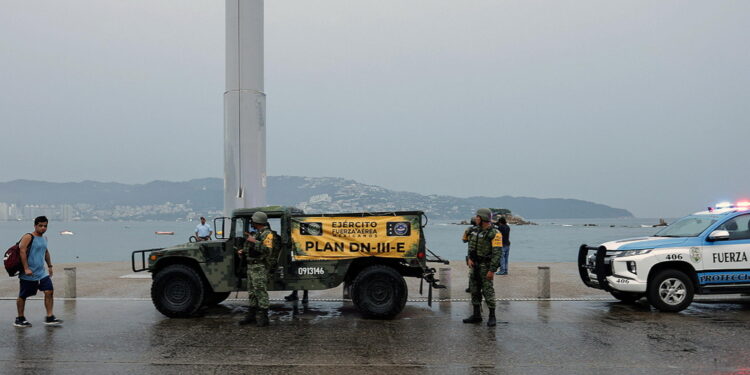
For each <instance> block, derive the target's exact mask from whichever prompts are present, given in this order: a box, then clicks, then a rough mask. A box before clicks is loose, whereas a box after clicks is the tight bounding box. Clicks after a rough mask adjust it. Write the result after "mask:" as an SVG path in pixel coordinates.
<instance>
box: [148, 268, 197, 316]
mask: <svg viewBox="0 0 750 375" xmlns="http://www.w3.org/2000/svg"><path fill="white" fill-rule="evenodd" d="M205 292H206V291H205V287H204V286H203V281H202V280H201V277H200V275H198V273H197V272H195V270H194V269H192V268H191V267H188V266H186V265H184V264H173V265H171V266H167V267H166V268H164V269H163V270H161V271H159V272H158V273H157V274H156V275H155V276H154V282H153V284H151V301H153V303H154V306H156V309H157V310H159V312H160V313H162V314H164V315H166V316H168V317H170V318H186V317H189V316H191V315H193V314H195V312H196V311H198V309H199V308H200V307H201V304H202V302H203V297H204V295H205Z"/></svg>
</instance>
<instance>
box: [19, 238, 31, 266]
mask: <svg viewBox="0 0 750 375" xmlns="http://www.w3.org/2000/svg"><path fill="white" fill-rule="evenodd" d="M32 238H33V235H30V236H29V237H26V236H23V237H22V238H21V242H20V243H19V244H18V247H19V248H20V249H21V251H20V255H21V265H22V266H23V273H24V274H25V275H26V276H31V275H32V274H33V273H32V272H31V269H30V268H29V244H30V243H31V239H32Z"/></svg>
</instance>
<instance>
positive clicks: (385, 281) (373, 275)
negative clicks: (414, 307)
mask: <svg viewBox="0 0 750 375" xmlns="http://www.w3.org/2000/svg"><path fill="white" fill-rule="evenodd" d="M407 295H408V289H407V288H406V281H404V277H403V276H401V274H399V273H398V272H397V271H396V270H395V269H393V268H391V267H388V266H383V265H374V266H370V267H367V268H365V269H363V270H362V271H361V272H360V273H359V275H357V277H356V278H355V279H354V282H353V283H352V301H353V302H354V304H355V305H356V306H357V308H358V309H359V311H360V312H362V314H363V315H364V316H366V317H368V318H376V319H391V318H393V317H394V316H396V315H398V313H400V312H401V310H403V309H404V305H406V297H407Z"/></svg>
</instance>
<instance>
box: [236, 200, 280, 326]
mask: <svg viewBox="0 0 750 375" xmlns="http://www.w3.org/2000/svg"><path fill="white" fill-rule="evenodd" d="M250 224H251V225H252V226H253V228H255V234H250V235H249V236H247V242H245V246H244V248H243V249H242V250H240V255H243V254H244V256H246V257H247V294H248V299H249V307H248V309H247V315H246V316H245V319H243V320H242V321H240V325H245V324H252V323H255V324H256V325H257V326H258V327H265V326H267V325H268V307H269V303H268V291H267V290H266V286H267V285H268V259H269V257H270V255H271V254H273V250H274V249H273V241H274V238H273V237H274V234H273V233H272V232H271V229H270V228H269V227H268V215H266V214H265V213H263V212H256V213H254V214H253V216H252V217H251V219H250Z"/></svg>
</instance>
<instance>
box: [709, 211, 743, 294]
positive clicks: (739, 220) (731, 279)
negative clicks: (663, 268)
mask: <svg viewBox="0 0 750 375" xmlns="http://www.w3.org/2000/svg"><path fill="white" fill-rule="evenodd" d="M716 229H717V230H726V231H727V232H729V238H728V239H725V240H719V241H712V242H710V241H706V242H705V244H704V246H703V255H704V256H703V266H704V270H703V272H700V273H699V282H700V284H701V285H703V286H721V285H731V284H750V214H746V215H741V216H737V217H734V218H732V219H729V220H727V221H726V222H725V223H723V224H721V225H720V226H719V227H718V228H716Z"/></svg>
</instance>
